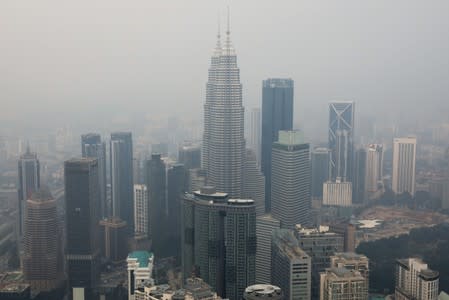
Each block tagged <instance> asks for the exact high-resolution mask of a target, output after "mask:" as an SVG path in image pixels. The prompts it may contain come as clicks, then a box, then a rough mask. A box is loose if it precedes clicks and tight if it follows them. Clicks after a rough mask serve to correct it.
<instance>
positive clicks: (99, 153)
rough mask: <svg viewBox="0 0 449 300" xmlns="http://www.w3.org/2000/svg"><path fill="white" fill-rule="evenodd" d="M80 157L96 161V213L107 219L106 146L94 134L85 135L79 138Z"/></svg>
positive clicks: (99, 137) (98, 136) (97, 135)
mask: <svg viewBox="0 0 449 300" xmlns="http://www.w3.org/2000/svg"><path fill="white" fill-rule="evenodd" d="M81 155H82V156H83V157H95V158H97V160H98V177H99V181H100V182H99V193H100V202H99V208H98V213H99V217H100V218H106V217H108V209H107V203H106V201H107V200H106V197H107V196H106V144H105V143H104V142H102V141H101V136H100V135H99V134H96V133H87V134H83V135H82V136H81Z"/></svg>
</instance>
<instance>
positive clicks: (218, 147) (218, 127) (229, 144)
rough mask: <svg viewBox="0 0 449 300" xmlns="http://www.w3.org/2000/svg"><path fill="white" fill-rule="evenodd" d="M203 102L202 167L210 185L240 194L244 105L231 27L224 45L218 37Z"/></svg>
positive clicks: (237, 195)
mask: <svg viewBox="0 0 449 300" xmlns="http://www.w3.org/2000/svg"><path fill="white" fill-rule="evenodd" d="M217 38H218V40H217V45H216V47H215V49H214V52H213V55H212V58H211V65H210V68H209V77H208V82H207V88H206V103H205V104H204V133H203V149H202V168H203V169H204V170H205V171H206V174H207V184H208V185H213V186H215V187H216V189H217V190H218V191H223V192H226V193H228V194H229V195H230V196H231V197H233V198H235V197H241V194H242V186H243V184H242V180H243V164H244V156H245V139H244V108H243V105H242V85H241V84H240V70H239V68H238V67H237V56H236V54H235V50H234V47H233V46H232V43H231V38H230V30H229V15H228V29H227V31H226V40H225V43H224V45H222V44H221V41H220V34H218V36H217Z"/></svg>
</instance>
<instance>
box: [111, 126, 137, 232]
mask: <svg viewBox="0 0 449 300" xmlns="http://www.w3.org/2000/svg"><path fill="white" fill-rule="evenodd" d="M110 159H111V164H110V168H111V188H112V215H113V216H114V217H116V218H117V217H118V218H120V219H122V220H124V221H125V222H126V224H127V227H128V232H134V207H133V206H134V196H133V186H134V183H133V144H132V136H131V132H114V133H111V149H110Z"/></svg>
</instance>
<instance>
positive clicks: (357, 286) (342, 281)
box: [319, 268, 368, 300]
mask: <svg viewBox="0 0 449 300" xmlns="http://www.w3.org/2000/svg"><path fill="white" fill-rule="evenodd" d="M319 299H320V300H333V299H340V300H353V299H359V300H368V281H367V280H366V278H364V277H363V276H362V275H361V274H360V272H358V271H356V270H350V269H346V268H328V269H326V270H325V271H324V272H322V273H321V274H320V298H319Z"/></svg>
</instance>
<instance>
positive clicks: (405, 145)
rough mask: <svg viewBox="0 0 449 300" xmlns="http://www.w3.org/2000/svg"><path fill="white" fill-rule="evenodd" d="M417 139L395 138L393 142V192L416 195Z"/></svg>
mask: <svg viewBox="0 0 449 300" xmlns="http://www.w3.org/2000/svg"><path fill="white" fill-rule="evenodd" d="M415 169H416V138H415V137H407V138H395V139H394V141H393V176H392V186H391V188H392V190H393V192H394V193H395V194H402V193H404V192H408V193H410V194H411V195H412V196H414V195H415V172H416V170H415Z"/></svg>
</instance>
